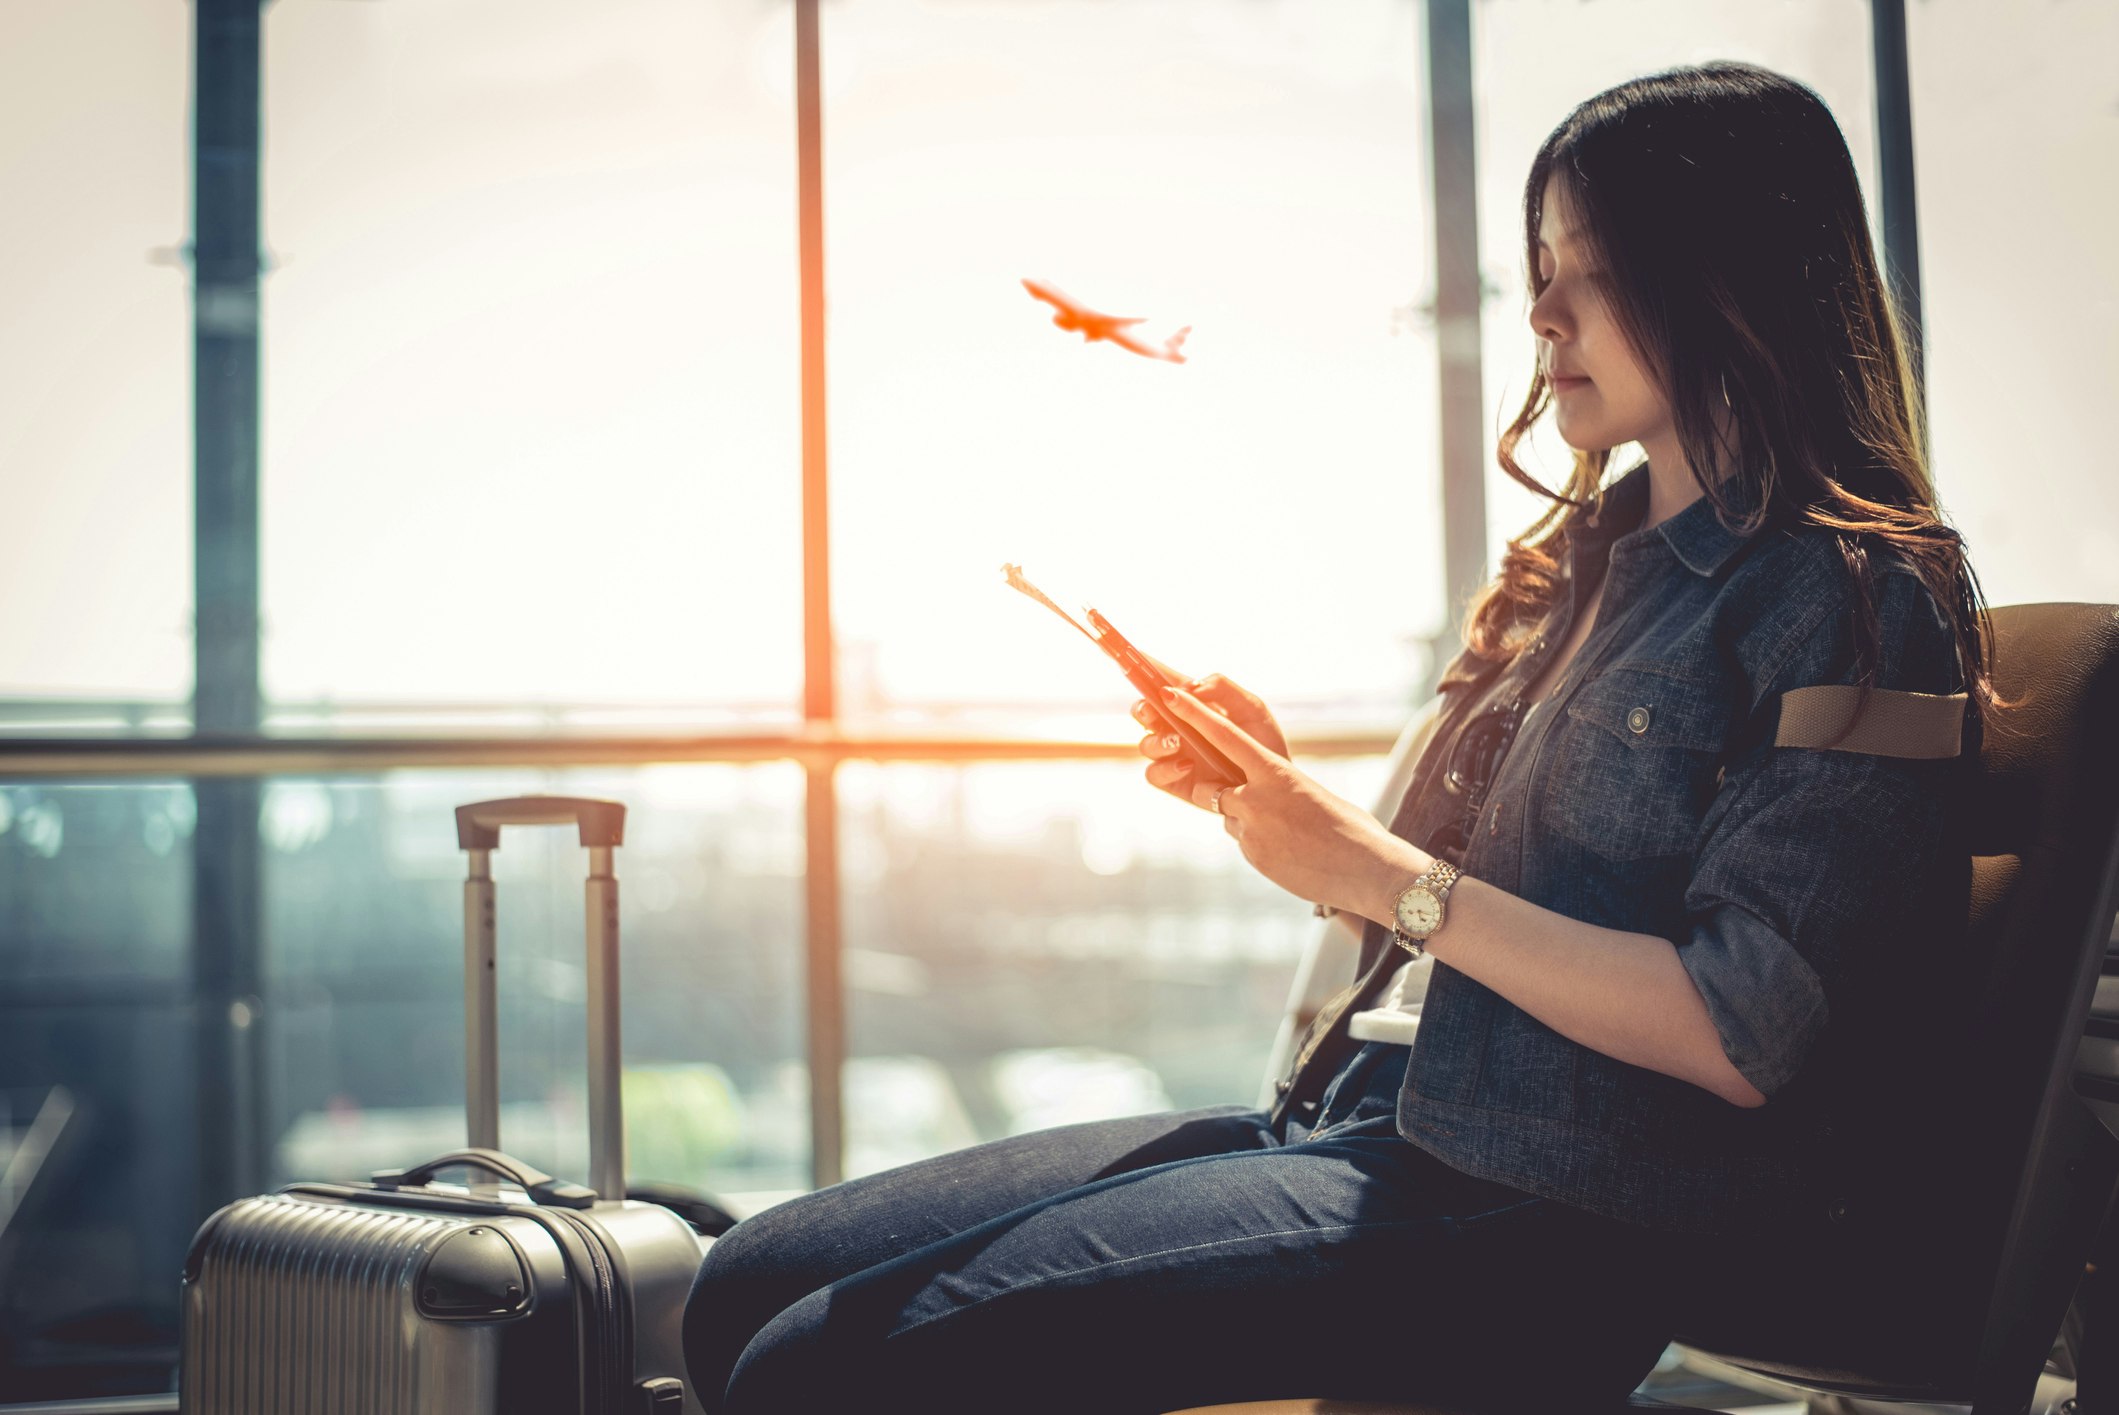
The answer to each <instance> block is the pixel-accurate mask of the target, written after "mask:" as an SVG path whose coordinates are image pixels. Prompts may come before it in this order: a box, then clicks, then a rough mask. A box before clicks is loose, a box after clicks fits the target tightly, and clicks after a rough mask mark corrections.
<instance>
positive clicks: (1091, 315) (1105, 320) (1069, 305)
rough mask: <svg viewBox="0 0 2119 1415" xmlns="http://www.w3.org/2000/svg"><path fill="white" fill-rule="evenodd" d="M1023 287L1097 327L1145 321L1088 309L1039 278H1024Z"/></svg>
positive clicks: (1039, 297)
mask: <svg viewBox="0 0 2119 1415" xmlns="http://www.w3.org/2000/svg"><path fill="white" fill-rule="evenodd" d="M1023 288H1024V289H1025V290H1028V291H1029V292H1030V293H1031V294H1032V295H1034V296H1035V297H1037V298H1038V299H1040V300H1043V301H1044V302H1045V303H1046V304H1048V305H1051V306H1053V307H1054V308H1056V309H1061V310H1065V311H1067V312H1068V313H1069V314H1073V315H1078V316H1080V317H1081V318H1082V319H1084V320H1087V321H1090V322H1093V323H1094V324H1096V325H1097V326H1098V327H1099V328H1112V327H1116V326H1119V325H1126V324H1142V323H1145V322H1146V321H1145V320H1142V319H1121V318H1119V317H1118V316H1117V315H1109V314H1099V313H1098V312H1097V311H1095V310H1093V309H1090V308H1089V307H1088V306H1087V305H1085V304H1083V303H1082V302H1081V301H1080V300H1077V299H1075V298H1074V297H1073V296H1071V295H1069V294H1068V293H1067V292H1066V291H1064V290H1062V289H1060V288H1059V287H1058V286H1056V285H1047V284H1045V283H1044V282H1043V281H1040V280H1030V279H1025V280H1024V281H1023Z"/></svg>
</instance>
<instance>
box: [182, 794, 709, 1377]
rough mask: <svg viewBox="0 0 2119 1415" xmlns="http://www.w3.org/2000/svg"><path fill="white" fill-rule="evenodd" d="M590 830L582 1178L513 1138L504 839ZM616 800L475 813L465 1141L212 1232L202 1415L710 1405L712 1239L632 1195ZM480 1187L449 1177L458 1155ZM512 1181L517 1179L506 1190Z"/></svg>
mask: <svg viewBox="0 0 2119 1415" xmlns="http://www.w3.org/2000/svg"><path fill="white" fill-rule="evenodd" d="M556 824H572V825H575V826H576V827H577V828H578V829H579V830H580V833H581V843H582V844H583V845H584V846H586V847H587V848H588V851H589V882H588V1012H589V1048H588V1050H589V1107H588V1110H589V1168H590V1171H591V1173H590V1176H589V1178H590V1182H591V1185H592V1186H593V1187H591V1188H584V1187H582V1186H580V1185H576V1184H567V1183H563V1182H560V1181H558V1180H554V1179H552V1178H551V1177H550V1176H548V1175H544V1174H541V1173H539V1172H537V1171H536V1170H534V1169H531V1168H530V1167H529V1166H527V1165H524V1164H522V1163H520V1162H519V1161H516V1160H514V1159H511V1158H509V1157H508V1156H507V1155H505V1154H503V1153H501V1152H500V1149H499V1145H500V1133H499V1131H500V1105H499V1098H500V1092H499V1076H498V1073H499V1059H498V1050H497V1047H496V1045H495V1005H494V995H493V994H494V970H493V958H494V937H493V934H494V928H493V924H494V916H493V876H492V868H491V862H492V852H493V851H494V850H496V849H498V848H499V846H500V830H501V827H503V826H507V825H556ZM624 833H625V807H624V806H622V805H620V804H618V803H617V802H615V801H596V800H586V799H580V798H575V797H562V796H524V797H516V798H513V799H510V800H502V801H485V802H480V803H478V804H476V805H470V806H463V807H460V808H458V810H457V812H456V834H457V840H458V843H459V844H460V845H461V846H462V847H463V848H464V849H465V850H467V851H469V852H470V871H471V876H470V880H469V881H468V882H467V883H466V885H465V886H464V980H465V988H464V1023H465V1034H466V1052H467V1055H466V1066H465V1076H466V1081H467V1085H466V1092H467V1094H466V1100H467V1111H468V1115H469V1131H470V1133H469V1141H470V1143H469V1145H468V1147H467V1148H465V1149H463V1150H460V1151H457V1152H454V1153H452V1154H448V1155H443V1156H441V1157H439V1158H437V1159H434V1160H432V1161H429V1162H428V1163H426V1164H423V1165H418V1166H416V1167H414V1168H412V1169H407V1170H390V1171H385V1172H383V1173H380V1174H378V1175H376V1176H375V1178H374V1182H373V1183H369V1184H293V1185H289V1186H288V1187H287V1188H285V1189H282V1190H280V1191H279V1192H278V1193H274V1194H266V1195H263V1196H261V1197H258V1198H254V1199H244V1200H241V1201H239V1202H237V1203H234V1204H230V1205H229V1206H228V1207H226V1208H224V1209H222V1210H220V1211H219V1212H218V1213H216V1214H214V1215H213V1216H212V1217H211V1218H209V1219H207V1220H206V1222H205V1223H204V1224H203V1225H202V1226H201V1227H200V1229H199V1232H198V1236H197V1237H196V1238H194V1239H193V1240H192V1245H191V1251H190V1253H189V1255H188V1256H187V1257H186V1259H185V1263H184V1290H183V1301H182V1313H183V1329H184V1336H183V1354H182V1363H181V1365H180V1367H179V1379H178V1389H179V1409H180V1410H182V1411H185V1412H187V1413H188V1415H355V1412H359V1415H427V1412H437V1415H438V1412H448V1413H449V1415H481V1413H482V1412H488V1411H496V1412H497V1411H505V1412H508V1415H531V1412H543V1411H564V1412H568V1413H569V1415H576V1412H588V1413H589V1415H634V1413H635V1412H640V1415H647V1412H653V1415H680V1412H682V1413H684V1415H701V1407H700V1405H699V1401H698V1399H697V1397H696V1396H695V1395H694V1394H693V1393H692V1391H691V1389H690V1388H689V1386H688V1385H687V1384H686V1382H685V1380H684V1374H685V1372H684V1348H683V1341H682V1323H683V1314H684V1303H685V1298H686V1296H687V1294H688V1293H689V1291H690V1288H691V1282H692V1278H693V1275H694V1274H695V1273H696V1271H697V1270H698V1266H699V1259H700V1256H701V1254H702V1252H703V1251H704V1242H705V1241H707V1240H702V1239H701V1238H700V1236H699V1235H698V1234H697V1233H695V1231H694V1230H693V1229H692V1228H691V1227H690V1226H689V1225H687V1224H686V1223H685V1222H684V1221H683V1220H682V1219H680V1218H678V1217H677V1215H675V1214H674V1213H672V1212H670V1210H668V1209H666V1208H663V1207H661V1206H660V1205H656V1204H645V1203H638V1202H629V1201H627V1200H626V1199H625V1198H624V1195H625V1123H624V1118H623V1116H622V1114H621V1111H620V1099H619V1033H618V882H617V880H616V879H614V878H613V877H612V874H611V857H612V852H613V851H614V850H615V849H616V848H617V846H618V845H619V844H620V843H621V841H622V839H623V837H624ZM454 1169H463V1170H466V1171H468V1172H469V1174H470V1176H471V1179H472V1183H471V1184H469V1185H463V1186H458V1185H440V1184H437V1183H435V1182H434V1181H435V1177H436V1176H437V1175H438V1174H440V1173H442V1172H444V1171H447V1170H454ZM504 1186H505V1187H504Z"/></svg>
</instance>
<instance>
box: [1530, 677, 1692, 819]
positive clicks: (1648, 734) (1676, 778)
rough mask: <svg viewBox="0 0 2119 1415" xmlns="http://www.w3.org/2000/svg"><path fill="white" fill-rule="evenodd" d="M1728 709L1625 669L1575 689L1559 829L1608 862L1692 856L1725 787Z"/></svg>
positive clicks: (1558, 776) (1558, 799) (1565, 728)
mask: <svg viewBox="0 0 2119 1415" xmlns="http://www.w3.org/2000/svg"><path fill="white" fill-rule="evenodd" d="M1731 726H1732V723H1731V721H1730V710H1729V708H1728V707H1727V705H1725V704H1724V703H1723V702H1722V701H1721V700H1720V698H1719V697H1717V696H1716V695H1715V694H1714V693H1713V692H1712V691H1711V690H1710V689H1708V688H1706V687H1704V686H1702V685H1700V684H1697V683H1695V682H1692V681H1690V680H1689V679H1685V678H1679V677H1676V676H1674V675H1672V674H1669V673H1665V672H1658V671H1655V670H1651V669H1645V668H1635V667H1626V666H1620V667H1615V668H1609V669H1606V670H1605V671H1604V672H1603V673H1600V674H1599V675H1597V676H1596V677H1595V678H1592V679H1590V680H1589V681H1588V682H1587V683H1584V684H1583V685H1582V686H1581V687H1580V688H1579V689H1578V690H1576V692H1575V694H1574V696H1573V698H1571V699H1570V700H1569V702H1568V704H1567V715H1566V718H1565V719H1564V720H1563V721H1561V722H1559V723H1558V724H1556V725H1555V726H1554V728H1553V734H1554V738H1555V742H1554V745H1553V753H1552V768H1551V771H1550V773H1549V774H1548V776H1547V777H1546V784H1545V796H1544V802H1543V804H1544V806H1545V815H1546V819H1547V821H1548V822H1549V823H1550V824H1551V825H1552V827H1553V829H1554V830H1556V831H1558V832H1559V833H1560V834H1562V835H1564V836H1566V837H1567V838H1568V839H1570V840H1572V841H1574V842H1575V843H1576V844H1577V845H1580V846H1582V847H1583V848H1584V849H1587V850H1590V851H1592V852H1594V853H1596V854H1598V855H1601V856H1604V857H1605V858H1607V859H1614V860H1638V859H1644V858H1647V857H1650V856H1657V855H1689V854H1691V853H1692V847H1693V843H1694V840H1695V838H1696V837H1697V835H1698V832H1699V826H1700V821H1701V819H1702V818H1703V817H1705V815H1706V814H1707V807H1708V804H1709V803H1710V802H1712V801H1713V799H1714V793H1715V791H1716V789H1717V788H1718V786H1719V785H1720V783H1719V781H1718V780H1717V776H1718V768H1719V766H1720V763H1721V760H1722V750H1723V747H1724V745H1725V744H1726V743H1727V742H1728V740H1729V735H1730V730H1731Z"/></svg>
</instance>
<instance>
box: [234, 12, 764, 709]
mask: <svg viewBox="0 0 2119 1415" xmlns="http://www.w3.org/2000/svg"><path fill="white" fill-rule="evenodd" d="M266 13H267V20H266V24H265V61H264V62H265V156H266V160H265V169H264V190H265V235H266V240H267V243H268V246H269V248H270V250H271V252H272V262H273V265H272V270H271V273H270V275H269V276H268V277H267V280H266V283H265V311H266V326H265V333H264V349H263V356H264V378H263V386H264V397H265V407H266V413H265V418H264V426H265V441H264V477H263V481H264V515H263V526H262V535H261V543H262V548H263V564H264V619H265V641H264V675H265V689H266V697H267V699H268V701H269V702H271V703H272V704H273V705H274V707H275V709H276V710H277V714H278V715H277V717H276V719H275V721H276V722H278V723H280V724H283V725H286V726H289V727H294V728H300V729H303V730H309V729H310V728H311V727H312V726H314V727H316V728H321V729H324V730H357V729H359V728H362V727H369V728H373V727H377V726H384V725H386V724H387V726H391V727H395V726H400V725H402V722H401V719H400V718H398V717H397V716H395V715H393V716H392V717H391V718H389V719H387V720H379V719H378V716H377V712H378V710H379V709H382V708H385V707H390V706H413V707H419V708H424V709H425V710H426V712H425V713H424V714H415V720H418V719H419V718H420V717H424V718H425V719H426V720H428V721H431V720H432V716H431V714H432V713H433V711H434V710H435V709H437V708H439V707H441V706H443V705H447V706H448V707H450V708H451V709H452V710H453V712H452V715H453V716H455V717H458V718H463V719H467V720H469V721H472V722H476V723H478V724H480V725H485V726H493V727H502V728H507V727H517V726H532V727H534V726H538V725H542V724H543V723H545V722H551V721H554V720H556V721H557V722H558V723H559V724H560V725H582V724H588V725H596V724H601V725H612V724H618V725H630V724H631V723H633V722H638V721H643V720H645V721H655V722H668V721H671V720H676V721H695V722H702V723H709V724H710V723H717V722H728V721H732V720H740V721H743V722H747V723H752V724H756V723H758V722H761V721H770V720H773V719H774V718H776V717H778V718H782V719H785V718H787V717H789V716H791V715H792V714H793V712H794V704H795V700H796V697H797V693H798V685H799V682H800V677H801V669H802V633H801V617H800V611H801V527H800V508H801V483H800V478H799V468H800V432H801V424H800V421H799V419H798V417H797V416H796V411H797V389H798V375H799V371H800V364H799V360H798V357H797V325H796V321H795V319H794V317H793V313H792V312H793V310H794V307H795V283H796V270H795V263H794V261H793V259H792V258H791V254H790V253H791V250H792V247H793V243H794V229H795V224H794V223H795V198H794V187H795V162H794V110H793V104H792V101H791V98H790V96H789V94H788V92H787V91H786V86H785V84H784V83H782V82H780V80H781V77H782V72H783V71H791V70H792V63H793V61H792V59H791V57H790V56H789V53H788V46H787V45H786V44H785V43H784V36H778V39H779V41H781V42H776V31H775V26H774V24H773V21H772V18H771V12H770V11H767V10H764V9H761V8H759V7H756V6H745V5H735V6H731V5H695V4H685V3H679V0H630V3H626V4H622V5H597V6H594V7H583V6H580V5H570V4H562V3H551V0H530V2H529V3H519V4H511V5H509V6H507V7H506V8H505V10H504V11H496V10H494V8H493V7H492V6H490V5H486V4H480V3H476V2H475V0H442V2H441V3H435V4H421V5H358V4H355V5H349V4H343V3H338V0H287V3H283V4H279V5H274V6H272V7H271V8H270V9H269V10H268V11H267V12H266ZM540 709H541V710H542V716H541V717H540V715H539V710H540ZM595 709H601V710H602V711H600V712H597V711H591V710H595ZM619 709H632V710H634V711H632V712H630V713H615V712H614V710H619ZM642 710H653V711H642Z"/></svg>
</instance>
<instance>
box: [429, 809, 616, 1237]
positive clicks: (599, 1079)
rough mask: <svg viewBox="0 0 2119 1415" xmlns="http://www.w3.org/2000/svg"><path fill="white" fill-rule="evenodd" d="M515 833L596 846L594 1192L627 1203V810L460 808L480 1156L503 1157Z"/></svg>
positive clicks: (467, 1008) (474, 1130)
mask: <svg viewBox="0 0 2119 1415" xmlns="http://www.w3.org/2000/svg"><path fill="white" fill-rule="evenodd" d="M508 825H573V826H575V827H577V828H578V829H579V830H580V832H581V843H582V844H583V845H584V846H586V847H588V852H589V882H588V1012H589V1187H590V1188H591V1189H593V1190H594V1191H595V1192H596V1193H598V1194H601V1195H602V1196H603V1197H604V1198H606V1199H613V1200H616V1199H623V1198H624V1197H625V1114H624V1110H623V1107H622V1104H621V1101H620V1097H619V1053H620V1048H619V1031H618V880H617V878H616V877H615V876H614V875H613V874H612V872H611V854H612V851H613V850H614V849H616V848H617V847H618V846H619V845H620V844H622V843H624V839H625V807H624V806H623V805H622V804H620V803H619V802H617V801H600V800H595V799H592V798H589V797H583V796H514V797H509V798H507V799H504V800H498V801H479V802H477V803H475V804H473V805H469V806H458V807H457V808H456V840H457V843H458V844H459V845H460V846H462V847H463V849H464V850H466V851H467V852H469V854H470V856H471V877H470V878H469V879H468V880H466V881H465V882H464V1053H465V1054H464V1109H465V1115H466V1122H467V1129H468V1132H469V1140H470V1144H471V1148H472V1149H473V1150H489V1151H495V1152H498V1151H499V1149H500V1048H499V1041H498V1037H499V1028H498V1022H497V1018H498V1013H499V1007H498V1003H497V1001H496V999H495V997H494V977H493V974H494V968H493V959H494V913H493V852H494V851H495V850H497V849H499V848H500V830H501V827H502V826H508Z"/></svg>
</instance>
